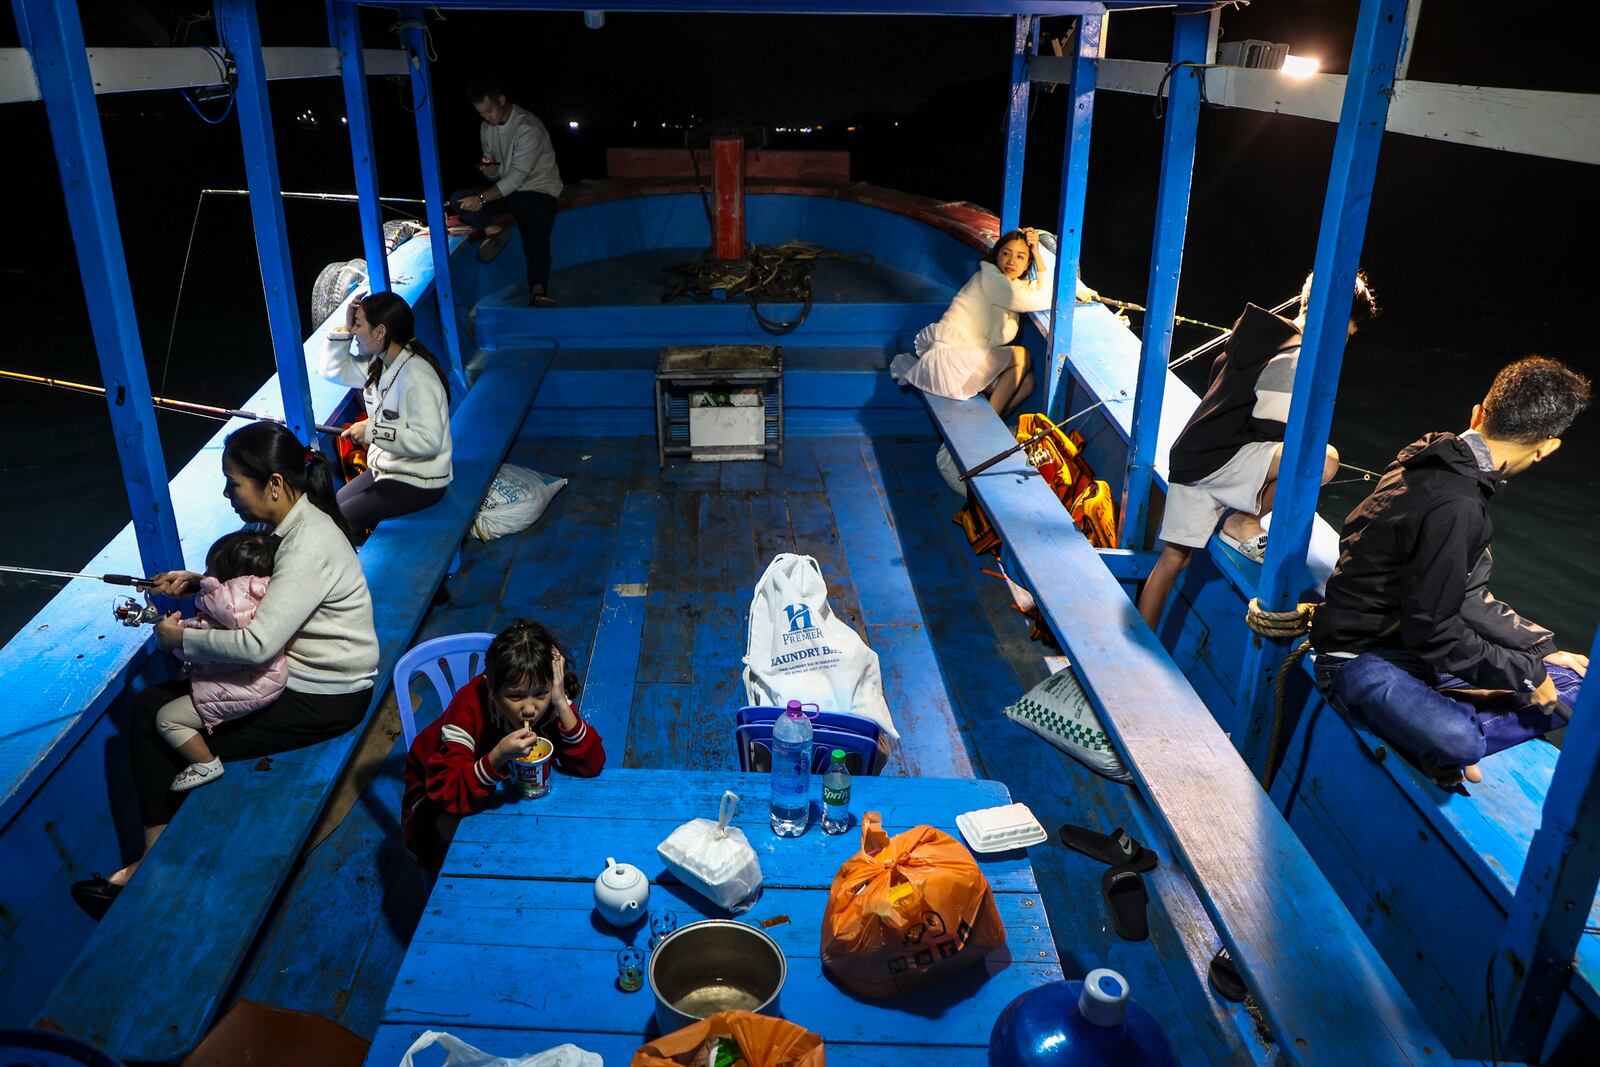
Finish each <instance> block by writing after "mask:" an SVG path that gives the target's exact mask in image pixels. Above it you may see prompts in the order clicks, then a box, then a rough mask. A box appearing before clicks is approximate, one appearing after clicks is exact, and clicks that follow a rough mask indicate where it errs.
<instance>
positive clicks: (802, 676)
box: [744, 552, 900, 740]
mask: <svg viewBox="0 0 1600 1067" xmlns="http://www.w3.org/2000/svg"><path fill="white" fill-rule="evenodd" d="M744 664H745V666H744V692H745V700H746V702H748V703H749V704H751V705H752V706H760V707H772V708H781V707H784V706H785V705H787V704H788V703H789V701H791V700H798V701H800V702H801V703H803V704H815V705H816V706H817V707H819V708H821V709H822V710H823V711H842V712H845V713H847V714H850V715H860V716H861V717H863V718H866V719H871V720H872V721H873V722H875V723H877V724H878V725H879V726H881V727H882V728H883V732H884V733H886V734H888V735H889V736H890V737H892V738H895V739H897V740H898V739H899V737H900V733H899V731H897V730H896V729H895V728H894V719H892V718H891V717H890V715H889V705H888V704H887V703H885V702H884V699H883V673H882V671H881V670H880V669H879V667H878V654H877V653H876V652H874V651H872V649H870V648H868V647H867V644H866V642H865V641H863V640H861V638H860V636H859V635H858V634H857V633H856V632H855V631H854V630H853V629H851V628H850V627H849V626H848V625H846V624H845V623H844V622H843V621H841V620H840V619H839V618H838V616H836V615H834V613H833V609H832V608H830V607H829V606H828V583H827V582H825V581H823V578H822V569H821V568H820V567H818V566H817V561H816V560H815V559H812V558H811V557H810V556H801V555H796V554H795V553H793V552H784V553H781V554H780V555H778V556H777V557H776V558H774V559H773V561H772V562H771V563H769V564H768V565H767V569H766V572H765V573H763V574H762V575H761V580H760V581H759V582H757V583H756V595H755V598H754V599H752V600H751V601H750V621H749V635H748V641H747V642H746V653H745V657H744Z"/></svg>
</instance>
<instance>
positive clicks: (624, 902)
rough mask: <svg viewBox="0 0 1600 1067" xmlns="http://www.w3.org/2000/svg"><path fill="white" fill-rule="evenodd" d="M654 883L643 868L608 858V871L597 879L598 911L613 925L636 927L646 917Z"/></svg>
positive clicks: (595, 897) (595, 903) (596, 908)
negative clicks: (651, 882)
mask: <svg viewBox="0 0 1600 1067" xmlns="http://www.w3.org/2000/svg"><path fill="white" fill-rule="evenodd" d="M649 899H650V880H649V879H648V878H646V877H645V876H644V872H643V871H641V870H640V869H639V868H637V867H635V866H633V865H631V864H627V863H618V862H617V861H616V860H615V859H613V858H612V857H610V856H607V857H606V869H605V870H603V871H601V872H600V875H599V877H597V878H596V879H595V880H594V908H595V910H596V911H598V912H599V913H600V918H602V919H604V920H605V921H606V922H608V923H610V924H611V925H612V926H632V925H633V924H634V923H636V922H638V921H639V920H640V919H642V918H644V916H645V903H646V902H647V901H648V900H649Z"/></svg>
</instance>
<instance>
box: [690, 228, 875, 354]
mask: <svg viewBox="0 0 1600 1067" xmlns="http://www.w3.org/2000/svg"><path fill="white" fill-rule="evenodd" d="M821 259H845V260H852V261H854V262H857V263H866V262H870V261H871V259H872V257H871V256H868V255H866V254H865V253H847V252H836V251H834V250H833V249H831V248H823V247H822V246H820V245H814V244H808V243H807V242H805V241H789V242H787V243H785V244H781V245H752V246H751V247H750V251H749V252H748V253H747V254H746V255H745V256H744V258H743V259H711V258H709V257H708V256H705V255H702V256H701V257H700V258H699V259H696V260H694V261H693V262H690V263H678V264H675V265H673V266H671V267H663V268H662V271H663V273H665V274H667V275H668V276H669V277H668V279H667V282H666V286H667V291H666V292H665V293H663V294H662V296H661V302H662V303H663V304H669V303H671V302H672V301H674V300H676V299H678V298H679V297H680V296H688V297H690V298H692V299H694V300H697V301H699V302H701V303H705V302H707V301H710V300H715V299H718V298H719V294H721V296H725V297H726V298H728V299H733V298H734V297H739V296H743V297H744V298H745V299H747V300H748V301H750V310H751V311H753V312H754V313H755V316H756V322H758V323H759V324H760V325H761V328H762V329H763V330H765V331H767V332H768V333H770V334H776V335H779V336H781V335H783V334H786V333H790V332H792V331H794V330H796V329H798V328H799V326H800V324H801V323H803V322H805V321H806V316H807V315H809V314H811V302H812V295H811V271H812V268H813V267H814V266H815V265H816V263H817V261H818V260H821ZM763 301H765V302H767V303H774V304H793V303H798V304H800V305H801V307H800V315H799V317H798V318H796V319H794V320H793V321H791V322H784V321H782V320H778V319H769V318H768V317H767V316H765V315H763V314H762V313H761V303H762V302H763Z"/></svg>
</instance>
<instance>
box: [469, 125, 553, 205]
mask: <svg viewBox="0 0 1600 1067" xmlns="http://www.w3.org/2000/svg"><path fill="white" fill-rule="evenodd" d="M478 141H479V143H480V144H482V145H483V154H484V155H486V156H488V157H489V158H490V159H491V160H493V161H494V162H493V163H492V164H490V166H489V176H490V178H492V179H494V184H495V186H496V187H497V188H498V189H499V190H500V195H501V196H510V195H511V194H512V193H520V192H534V193H548V194H550V195H551V196H556V197H559V196H560V195H561V188H562V186H561V171H560V170H559V169H558V168H557V167H556V150H555V148H553V147H552V146H551V144H550V132H549V131H548V130H546V129H545V128H544V123H542V122H540V121H539V119H538V116H536V115H534V114H533V113H532V112H529V111H525V110H523V109H522V108H520V107H517V106H516V105H515V104H513V105H512V106H511V117H510V118H508V119H506V121H505V125H503V126H496V125H494V124H493V123H489V122H485V123H484V124H483V125H482V127H481V128H480V129H479V130H478Z"/></svg>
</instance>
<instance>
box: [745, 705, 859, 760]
mask: <svg viewBox="0 0 1600 1067" xmlns="http://www.w3.org/2000/svg"><path fill="white" fill-rule="evenodd" d="M785 710H787V709H785V708H742V709H740V711H739V714H738V715H737V716H735V723H736V725H735V726H734V731H733V737H734V746H735V747H736V749H737V750H738V754H739V769H740V770H741V771H754V772H757V773H762V772H765V771H769V770H771V769H772V726H773V723H775V722H776V721H777V719H778V716H780V715H782V714H783V713H784V711H785ZM811 740H812V749H811V764H812V767H811V770H812V773H813V774H826V773H827V771H828V763H829V753H830V752H832V751H833V750H834V749H836V748H839V749H843V750H844V753H845V766H846V767H848V768H849V769H850V773H851V774H857V775H859V774H866V775H875V774H880V773H882V771H883V768H884V765H885V764H887V763H888V762H889V737H888V735H887V734H885V733H884V732H883V728H882V727H880V726H879V725H878V724H877V723H875V722H873V721H872V720H871V719H867V718H863V717H862V716H860V715H850V714H847V713H844V712H838V711H823V712H816V713H814V714H813V715H812V716H811Z"/></svg>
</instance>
